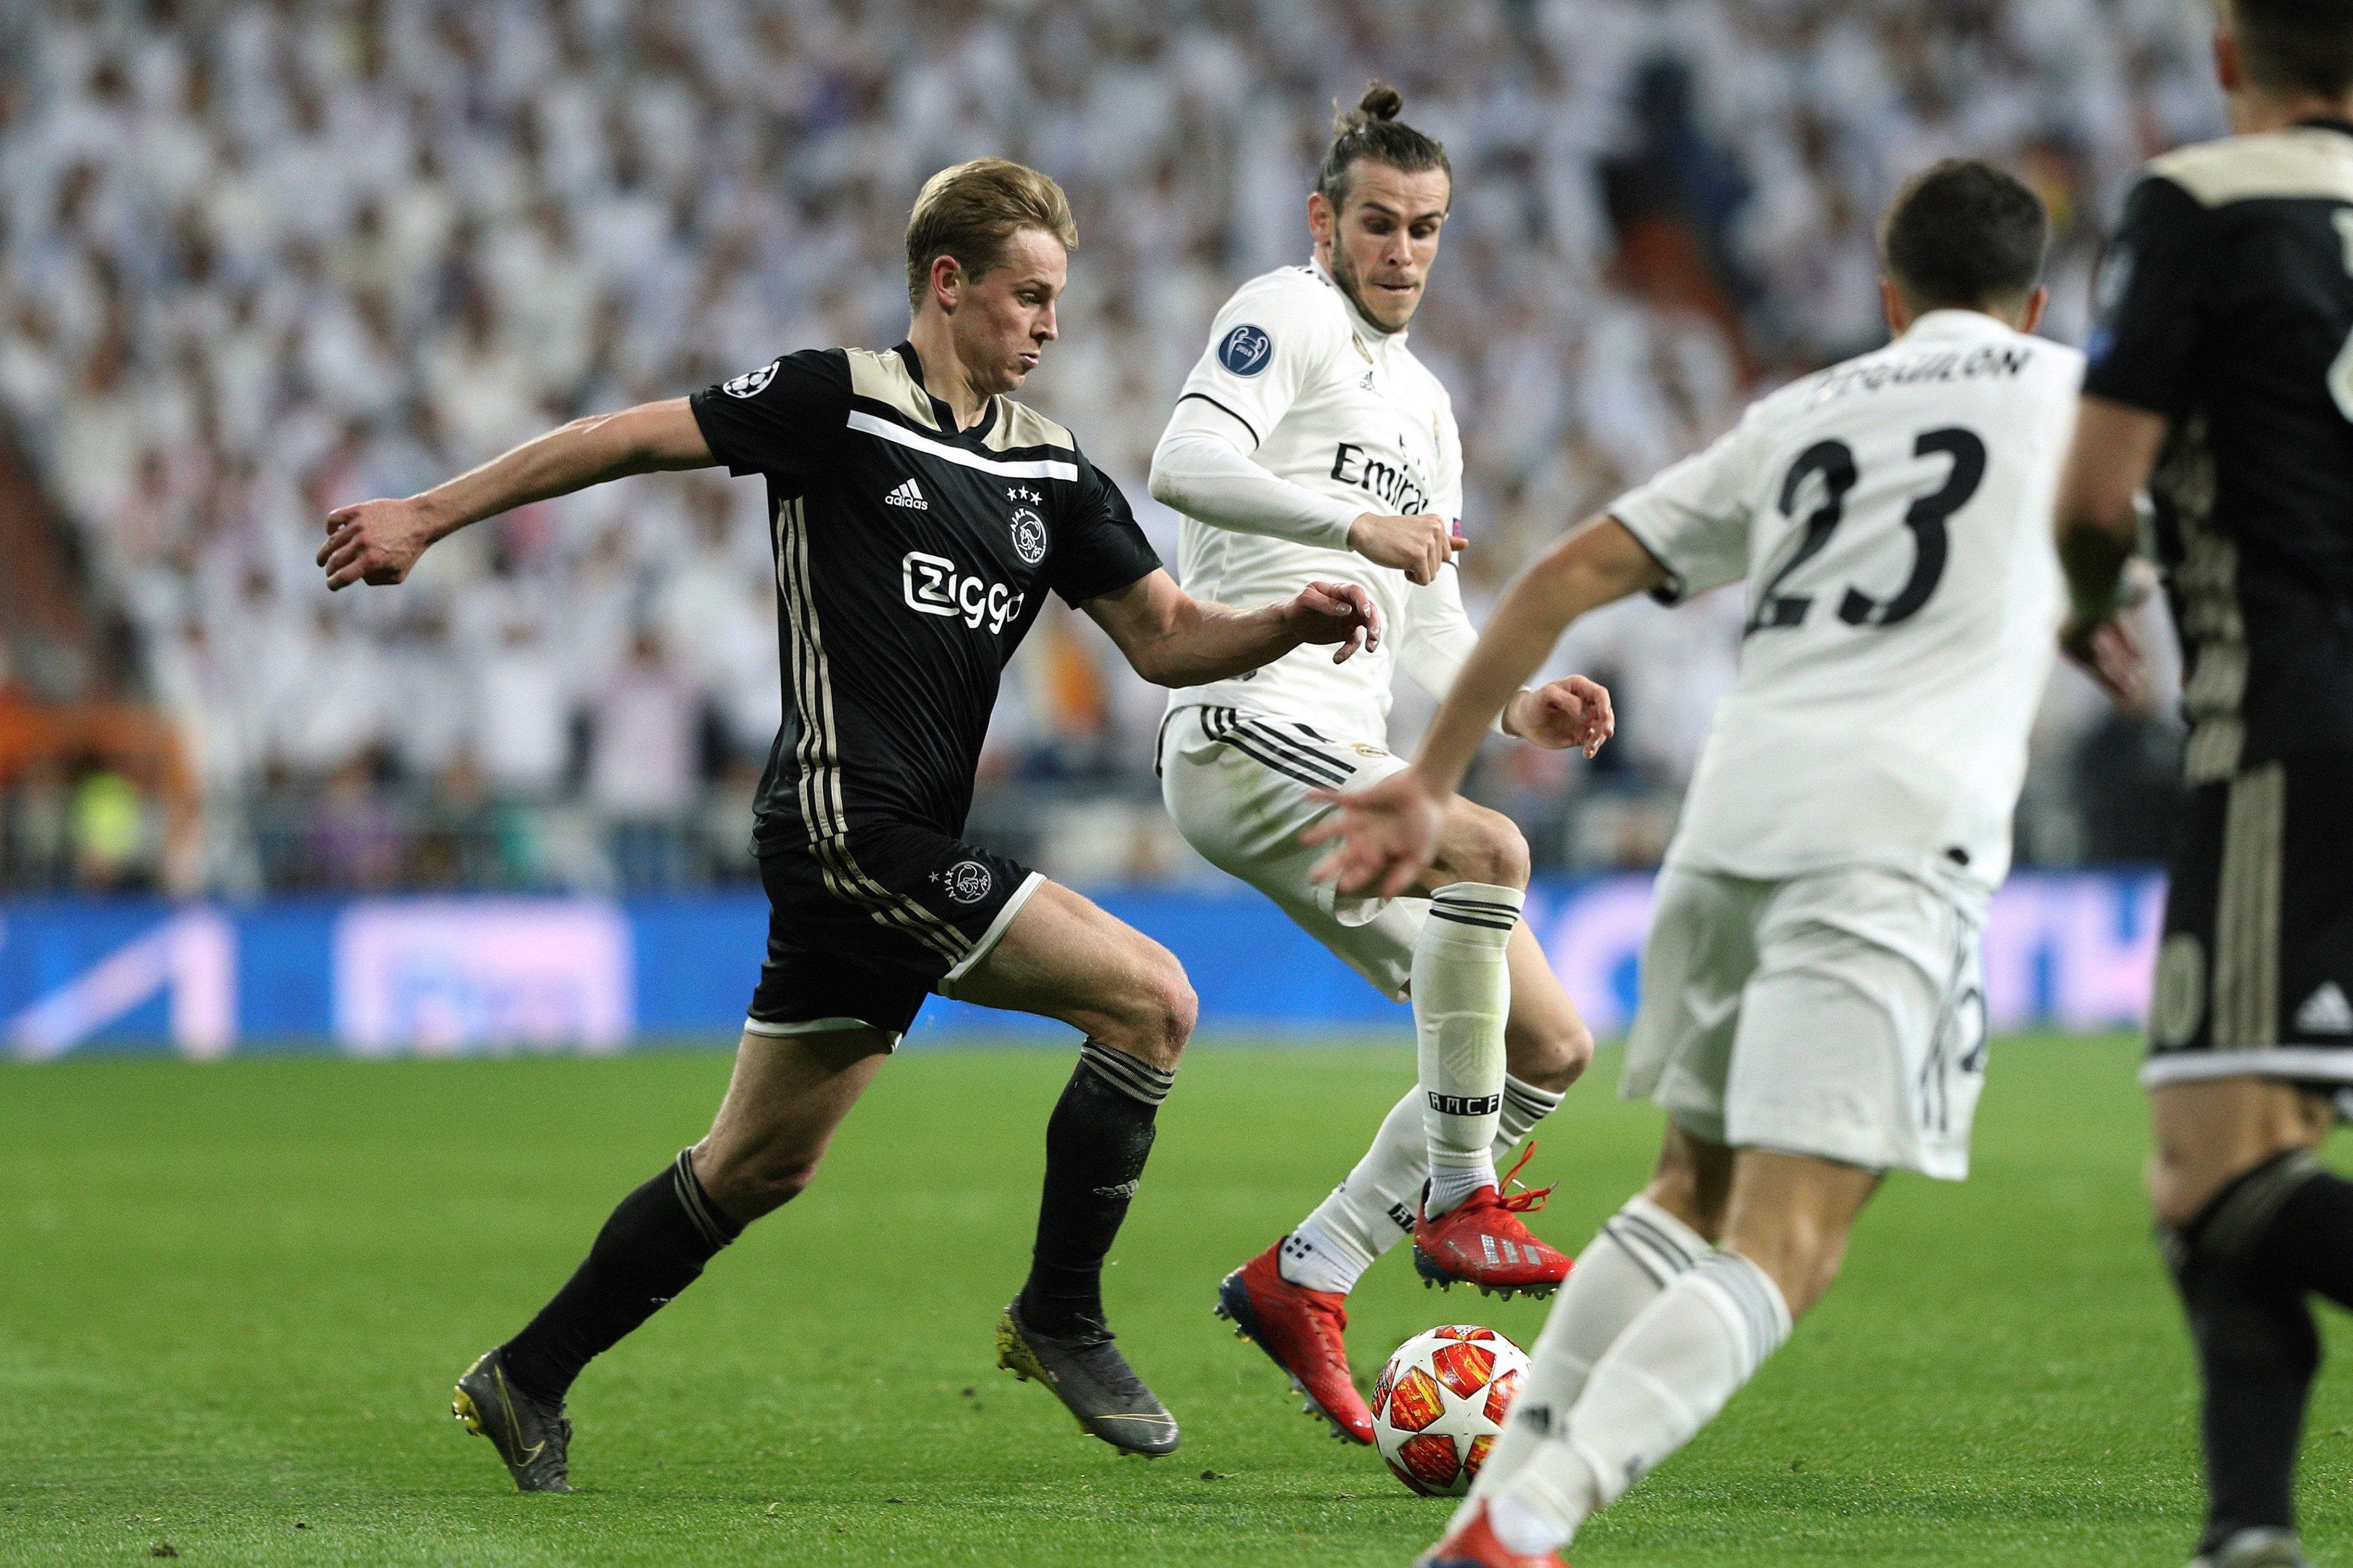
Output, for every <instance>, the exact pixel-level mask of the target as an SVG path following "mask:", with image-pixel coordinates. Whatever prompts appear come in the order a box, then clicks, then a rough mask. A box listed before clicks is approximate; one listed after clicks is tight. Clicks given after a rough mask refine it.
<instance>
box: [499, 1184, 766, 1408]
mask: <svg viewBox="0 0 2353 1568" xmlns="http://www.w3.org/2000/svg"><path fill="white" fill-rule="evenodd" d="M692 1153H693V1151H691V1150H686V1149H681V1150H680V1151H679V1155H678V1158H677V1159H676V1160H674V1161H672V1162H671V1163H670V1167H669V1168H668V1169H667V1170H665V1171H663V1172H662V1173H661V1174H660V1175H659V1176H656V1177H655V1178H654V1179H653V1180H652V1181H650V1182H648V1183H647V1184H645V1185H644V1186H642V1187H639V1188H638V1190H637V1191H636V1192H634V1193H631V1194H629V1195H628V1197H626V1198H623V1199H622V1200H621V1203H620V1206H619V1207H618V1208H616V1209H615V1210H614V1211H613V1216H612V1217H611V1218H610V1219H608V1220H607V1221H606V1222H605V1228H604V1229H602V1230H600V1231H598V1232H597V1233H596V1245H595V1246H593V1247H590V1248H589V1249H588V1258H587V1260H586V1262H584V1263H582V1264H581V1265H580V1267H579V1268H578V1269H576V1270H575V1272H574V1273H573V1276H572V1278H571V1279H568V1280H566V1281H565V1285H564V1289H561V1290H558V1291H557V1292H556V1293H555V1299H554V1300H552V1301H550V1302H548V1304H547V1305H546V1306H544V1307H542V1308H541V1309H540V1310H539V1316H537V1317H535V1318H533V1320H532V1321H531V1323H530V1325H529V1326H528V1327H526V1328H525V1329H524V1330H523V1331H522V1332H521V1333H519V1334H517V1335H516V1336H515V1337H514V1338H512V1339H511V1340H509V1341H508V1342H506V1344H505V1345H504V1346H502V1347H501V1349H502V1350H503V1351H504V1359H505V1361H506V1367H507V1375H508V1376H509V1377H510V1378H512V1379H513V1380H514V1383H515V1384H516V1386H517V1387H519V1388H521V1389H522V1391H523V1392H524V1393H526V1394H533V1395H534V1396H536V1397H538V1398H541V1399H544V1400H549V1401H552V1402H553V1401H560V1400H562V1399H563V1397H564V1395H565V1391H566V1390H568V1389H570V1388H571V1386H572V1380H573V1379H574V1378H575V1377H578V1376H579V1375H580V1369H581V1368H582V1367H584V1366H586V1365H587V1364H588V1363H589V1361H590V1359H591V1358H593V1357H595V1356H597V1355H599V1354H602V1353H603V1352H606V1351H608V1350H610V1349H612V1348H613V1346H615V1345H616V1344H618V1343H619V1342H620V1341H621V1339H622V1337H623V1336H624V1335H626V1334H628V1332H629V1331H631V1330H633V1329H635V1328H636V1327H637V1326H638V1324H639V1323H642V1322H644V1321H646V1320H647V1319H648V1318H650V1317H652V1316H653V1315H654V1310H655V1309H656V1308H658V1307H659V1306H661V1305H662V1304H663V1303H664V1302H666V1301H668V1300H670V1298H671V1297H673V1296H675V1295H677V1294H678V1293H679V1292H680V1291H681V1290H683V1289H686V1288H687V1287H688V1286H689V1285H691V1284H693V1283H694V1281H695V1279H697V1278H698V1277H699V1276H700V1275H701V1274H702V1266H703V1265H704V1264H706V1263H708V1262H710V1261H711V1259H712V1258H713V1257H715V1256H716V1255H717V1254H718V1251H719V1249H720V1248H721V1247H725V1246H726V1245H727V1244H728V1243H729V1242H731V1241H733V1240H734V1239H735V1238H736V1237H739V1236H741V1235H743V1234H744V1227H743V1226H741V1225H738V1224H737V1223H736V1222H735V1221H733V1220H732V1219H730V1218H728V1217H727V1215H726V1213H725V1212H724V1211H723V1210H722V1209H721V1208H720V1206H719V1205H717V1204H715V1203H713V1202H712V1200H711V1194H709V1193H707V1192H704V1191H703V1190H702V1183H701V1182H700V1181H698V1180H697V1179H696V1178H695V1174H694V1162H693V1159H692Z"/></svg>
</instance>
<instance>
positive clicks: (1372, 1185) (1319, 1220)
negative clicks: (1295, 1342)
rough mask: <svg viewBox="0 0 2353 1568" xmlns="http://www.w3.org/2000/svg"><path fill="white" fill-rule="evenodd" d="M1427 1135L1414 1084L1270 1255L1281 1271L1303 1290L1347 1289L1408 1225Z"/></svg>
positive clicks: (1417, 1197) (1424, 1168) (1425, 1159)
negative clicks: (1360, 1154) (1352, 1165)
mask: <svg viewBox="0 0 2353 1568" xmlns="http://www.w3.org/2000/svg"><path fill="white" fill-rule="evenodd" d="M1427 1142H1428V1134H1427V1133H1426V1132H1424V1131H1423V1130H1422V1124H1421V1090H1420V1089H1419V1088H1416V1089H1412V1090H1410V1091H1409V1092H1408V1093H1407V1095H1406V1097H1405V1098H1404V1099H1403V1100H1398V1102H1397V1103H1396V1104H1395V1105H1393V1106H1391V1107H1390V1108H1389V1113H1388V1115H1387V1116H1386V1117H1384V1118H1382V1119H1381V1130H1380V1131H1378V1132H1376V1133H1374V1134H1373V1146H1372V1147H1371V1148H1369V1149H1367V1150H1366V1151H1365V1157H1364V1158H1363V1159H1361V1160H1359V1161H1357V1162H1356V1169H1355V1170H1353V1171H1351V1172H1349V1173H1348V1179H1347V1180H1346V1181H1345V1182H1342V1183H1341V1184H1339V1185H1338V1186H1336V1187H1334V1188H1333V1189H1332V1195H1331V1196H1330V1197H1327V1198H1325V1199H1324V1201H1323V1202H1322V1203H1320V1204H1318V1205H1315V1212H1314V1213H1313V1214H1311V1215H1308V1216H1307V1217H1306V1218H1305V1219H1303V1220H1301V1221H1300V1222H1299V1225H1298V1227H1297V1228H1296V1229H1294V1230H1293V1232H1292V1233H1291V1239H1290V1241H1287V1242H1285V1243H1284V1244H1283V1247H1282V1253H1281V1255H1280V1257H1279V1258H1278V1259H1277V1265H1276V1266H1277V1267H1278V1268H1280V1269H1281V1271H1282V1277H1283V1278H1284V1279H1288V1280H1290V1281H1291V1282H1292V1283H1293V1285H1303V1286H1305V1287H1306V1288H1307V1289H1310V1290H1339V1291H1342V1292H1345V1291H1348V1290H1351V1289H1355V1288H1356V1279H1357V1277H1358V1276H1360V1275H1362V1274H1363V1273H1364V1271H1365V1270H1366V1269H1367V1268H1371V1267H1372V1266H1373V1259H1374V1258H1378V1257H1379V1256H1380V1255H1381V1254H1382V1253H1384V1252H1387V1251H1388V1249H1389V1248H1390V1247H1395V1246H1396V1245H1397V1244H1398V1242H1400V1241H1403V1240H1404V1239H1405V1238H1406V1237H1407V1236H1408V1235H1409V1234H1410V1233H1411V1232H1412V1230H1413V1205H1416V1204H1418V1203H1419V1202H1420V1201H1421V1184H1422V1179H1423V1178H1424V1177H1425V1176H1427V1175H1428V1174H1429V1173H1430V1156H1429V1151H1428V1147H1427ZM1294 1244H1296V1245H1295V1246H1294Z"/></svg>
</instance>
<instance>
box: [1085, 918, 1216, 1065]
mask: <svg viewBox="0 0 2353 1568" xmlns="http://www.w3.org/2000/svg"><path fill="white" fill-rule="evenodd" d="M1152 953H1153V956H1152V958H1151V959H1150V960H1149V961H1148V962H1147V963H1145V964H1144V966H1143V967H1142V970H1141V972H1140V973H1138V974H1137V975H1136V977H1135V979H1134V983H1133V984H1131V985H1129V986H1128V987H1126V989H1125V994H1124V995H1123V996H1122V997H1121V998H1120V1001H1119V1005H1118V1008H1117V1010H1116V1013H1115V1016H1116V1018H1117V1020H1118V1026H1119V1035H1118V1037H1116V1038H1113V1039H1110V1040H1107V1041H1105V1042H1104V1043H1105V1044H1107V1045H1113V1046H1116V1047H1119V1048H1120V1049H1121V1050H1124V1051H1126V1052H1127V1053H1128V1054H1129V1055H1131V1056H1135V1057H1141V1058H1143V1059H1145V1061H1147V1062H1150V1063H1151V1064H1152V1065H1153V1066H1154V1067H1156V1068H1160V1069H1161V1070H1162V1071H1164V1072H1169V1071H1174V1070H1175V1069H1176V1061H1177V1058H1179V1057H1182V1056H1183V1055H1184V1054H1185V1045H1186V1042H1187V1041H1188V1040H1190V1039H1191V1038H1192V1037H1193V1026H1194V1025H1195V1024H1196V1023H1198V1021H1199V1019H1200V1016H1201V1000H1200V998H1199V997H1198V995H1196V994H1194V991H1193V983H1192V982H1191V981H1190V980H1188V979H1187V978H1186V974H1185V966H1184V965H1183V964H1181V963H1177V962H1176V954H1175V953H1172V952H1169V951H1168V950H1167V949H1166V948H1165V947H1161V946H1159V945H1158V944H1156V943H1155V944H1154V947H1153V950H1152Z"/></svg>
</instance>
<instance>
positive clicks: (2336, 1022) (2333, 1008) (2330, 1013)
mask: <svg viewBox="0 0 2353 1568" xmlns="http://www.w3.org/2000/svg"><path fill="white" fill-rule="evenodd" d="M2295 1026H2296V1029H2297V1030H2298V1031H2299V1032H2300V1033H2303V1034H2306V1035H2353V1001H2348V1000H2347V998H2346V995H2345V988H2344V987H2343V986H2341V985H2339V984H2337V982H2335V981H2334V980H2330V981H2327V982H2325V983H2323V984H2322V985H2321V987H2320V989H2319V990H2317V991H2316V992H2314V993H2313V994H2311V995H2309V996H2307V997H2306V998H2305V999H2304V1005H2303V1006H2301V1007H2298V1008H2297V1009H2296V1010H2295Z"/></svg>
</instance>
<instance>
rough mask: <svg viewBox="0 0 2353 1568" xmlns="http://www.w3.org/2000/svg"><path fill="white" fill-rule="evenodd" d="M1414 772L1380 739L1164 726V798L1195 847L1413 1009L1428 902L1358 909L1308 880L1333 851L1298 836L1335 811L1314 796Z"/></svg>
mask: <svg viewBox="0 0 2353 1568" xmlns="http://www.w3.org/2000/svg"><path fill="white" fill-rule="evenodd" d="M1406 765H1407V763H1406V762H1405V759H1403V758H1402V757H1398V756H1394V755H1392V754H1390V752H1388V750H1387V748H1385V747H1383V746H1381V745H1379V744H1378V743H1377V742H1370V741H1343V740H1335V739H1333V738H1331V737H1330V736H1327V735H1324V734H1319V733H1318V732H1317V731H1315V730H1314V729H1313V728H1312V727H1310V726H1308V725H1306V724H1301V723H1297V722H1294V721H1291V720H1288V719H1274V718H1270V717H1268V716H1266V715H1264V714H1256V713H1250V712H1248V711H1245V710H1238V709H1233V708H1212V707H1187V708H1177V709H1174V710H1170V712H1169V714H1168V717H1167V719H1166V721H1163V722H1162V724H1161V726H1160V757H1159V769H1160V796H1161V799H1162V800H1164V801H1166V803H1167V805H1168V815H1169V816H1171V817H1173V818H1174V819H1175V820H1176V830H1177V831H1178V832H1179V833H1182V834H1183V835H1184V836H1185V838H1186V842H1187V843H1189V844H1191V845H1192V846H1193V847H1194V848H1196V849H1198V850H1199V851H1200V852H1201V856H1202V858H1204V859H1206V860H1208V862H1209V864H1211V865H1212V866H1215V867H1217V868H1219V870H1221V871H1225V872H1228V873H1229V874H1230V875H1232V876H1235V877H1239V878H1240V879H1242V880H1243V881H1245V882H1248V883H1249V884H1250V886H1251V887H1253V888H1256V889H1258V890H1259V891H1260V892H1261V893H1264V894H1265V895H1266V896H1267V897H1268V898H1270V899H1272V900H1274V901H1275V903H1276V904H1278V905H1280V906H1281V907H1282V912H1283V913H1285V914H1287V915H1289V916H1290V917H1291V918H1292V919H1293V921H1297V922H1298V924H1299V925H1300V926H1301V927H1303V929H1304V930H1305V931H1307V932H1308V934H1309V935H1311V936H1313V937H1314V938H1315V940H1316V941H1318V942H1322V943H1323V944H1324V946H1325V947H1327V948H1329V949H1331V950H1332V952H1334V953H1335V955H1336V956H1337V957H1338V958H1339V959H1340V960H1341V961H1342V962H1343V963H1346V964H1347V965H1348V966H1349V967H1350V968H1351V969H1354V970H1355V971H1356V973H1359V974H1361V975H1363V976H1364V977H1365V978H1366V979H1367V980H1369V981H1371V982H1372V983H1373V984H1374V985H1375V986H1376V987H1377V989H1378V990H1379V991H1380V993H1381V994H1382V995H1384V996H1387V997H1388V998H1389V999H1390V1000H1392V1001H1403V1000H1404V999H1405V994H1406V988H1407V986H1408V984H1409V982H1410V981H1411V980H1412V978H1413V944H1414V942H1415V940H1416V939H1417V938H1419V936H1420V935H1421V926H1422V922H1423V921H1424V920H1426V919H1427V918H1428V917H1429V914H1430V900H1428V899H1416V898H1406V899H1356V898H1344V897H1340V896H1338V895H1337V894H1335V891H1334V890H1333V888H1332V886H1331V884H1330V883H1328V882H1317V881H1314V880H1312V879H1310V878H1309V877H1308V874H1307V873H1308V871H1309V870H1310V868H1313V867H1314V864H1315V863H1316V862H1317V861H1318V860H1321V859H1322V858H1324V855H1325V854H1326V853H1328V852H1329V850H1330V848H1331V846H1329V845H1322V844H1319V845H1305V844H1302V843H1300V842H1299V836H1300V835H1301V834H1302V833H1303V832H1305V831H1306V830H1307V828H1308V826H1310V825H1311V824H1314V823H1316V822H1320V821H1322V820H1323V819H1324V816H1327V815H1329V813H1330V812H1331V810H1332V808H1331V807H1330V806H1328V805H1324V803H1323V802H1322V801H1320V800H1316V799H1314V797H1313V796H1312V795H1311V794H1310V793H1309V792H1311V791H1313V790H1318V789H1354V788H1359V787H1362V786H1363V785H1366V784H1374V783H1377V782H1378V781H1379V780H1382V779H1385V778H1387V777H1388V776H1389V775H1390V774H1391V773H1397V772H1398V771H1399V770H1401V769H1403V768H1404V767H1405V766H1406Z"/></svg>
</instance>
